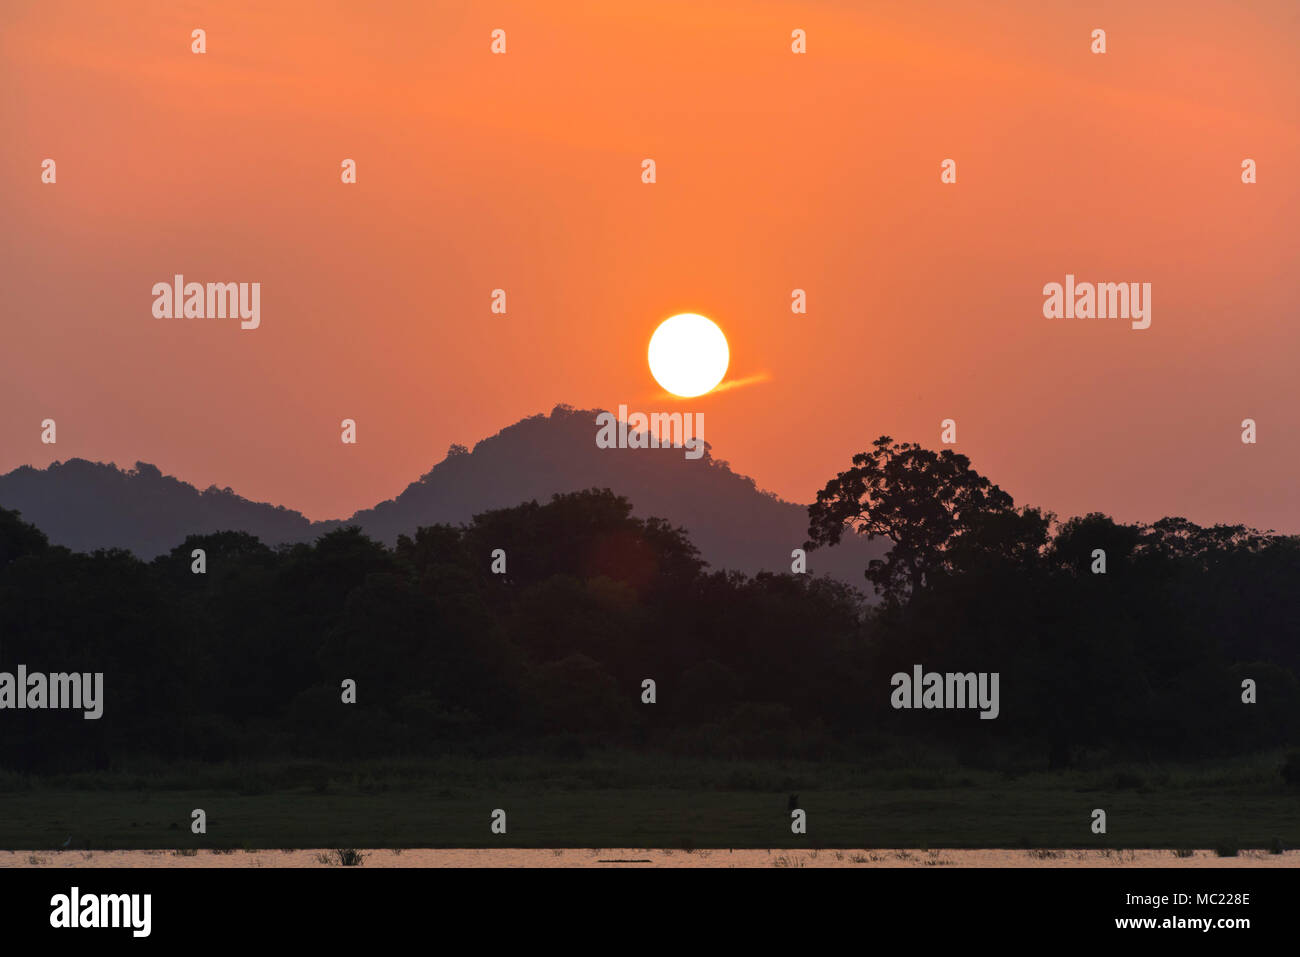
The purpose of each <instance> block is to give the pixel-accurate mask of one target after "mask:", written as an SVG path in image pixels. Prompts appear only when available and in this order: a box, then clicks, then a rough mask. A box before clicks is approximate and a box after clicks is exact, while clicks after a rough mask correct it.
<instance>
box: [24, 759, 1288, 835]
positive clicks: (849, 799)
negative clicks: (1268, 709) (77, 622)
mask: <svg viewBox="0 0 1300 957" xmlns="http://www.w3.org/2000/svg"><path fill="white" fill-rule="evenodd" d="M1279 762H1280V756H1278V755H1257V756H1254V757H1252V758H1248V759H1242V760H1240V761H1237V762H1233V763H1231V764H1225V763H1219V764H1215V765H1213V766H1154V767H1150V766H1125V767H1123V768H1119V769H1115V768H1110V769H1097V770H1093V771H1088V770H1080V771H1071V772H1062V773H1026V774H1020V775H1015V776H1013V775H1008V774H1005V773H998V772H990V771H979V770H970V769H962V768H956V767H933V768H927V769H919V770H918V769H906V768H901V769H900V768H895V769H888V768H876V769H871V768H862V767H858V766H849V765H826V764H798V763H773V762H767V763H764V762H744V763H728V762H716V761H713V762H710V761H678V760H669V759H665V758H662V757H660V758H646V757H637V756H633V755H618V754H612V755H603V756H594V757H591V758H588V759H586V760H581V761H579V760H568V761H554V760H552V761H548V760H544V759H541V758H536V757H528V758H520V759H505V758H496V759H490V760H481V761H468V760H465V759H455V760H453V759H445V760H434V761H423V762H420V761H413V762H381V763H366V764H362V765H358V766H353V767H346V768H345V767H342V766H339V767H333V766H329V765H323V764H285V765H264V766H253V767H232V766H220V767H209V766H195V767H192V768H170V769H156V770H153V771H150V772H147V773H141V774H134V775H126V774H87V775H70V776H61V777H55V778H46V779H32V778H24V777H17V776H14V775H2V776H0V847H2V848H5V849H11V850H48V849H53V848H58V847H61V846H63V845H64V843H65V841H69V839H71V840H70V841H69V843H68V846H69V847H72V848H90V849H114V848H121V849H131V848H300V847H435V848H436V847H494V846H496V847H502V846H504V847H588V848H590V847H688V848H696V847H698V848H709V847H736V848H744V847H757V848H782V847H819V846H821V847H890V848H898V847H911V848H916V847H952V848H978V847H1009V848H1015V847H1072V848H1089V847H1094V848H1102V847H1116V848H1141V847H1156V848H1191V847H1201V848H1205V847H1209V848H1214V847H1221V846H1222V847H1227V848H1234V847H1240V848H1251V847H1256V848H1265V847H1269V846H1271V845H1272V844H1273V843H1274V842H1275V841H1278V840H1280V841H1281V842H1282V843H1283V844H1284V845H1285V846H1296V845H1300V813H1297V812H1298V811H1300V789H1297V788H1294V787H1292V788H1288V787H1286V786H1285V785H1284V784H1283V783H1282V781H1281V779H1280V777H1279V776H1278V775H1277V774H1276V770H1275V769H1276V766H1277V764H1278V763H1279ZM792 793H797V794H798V795H799V802H798V806H799V807H801V808H803V809H804V810H805V811H806V812H807V815H808V833H807V834H806V835H795V834H792V833H791V831H790V823H789V822H790V815H789V812H788V811H787V801H788V799H789V797H790V795H791V794H792ZM195 808H202V809H203V810H204V811H205V812H206V813H207V828H208V829H207V833H206V834H204V835H196V834H192V833H191V832H190V820H191V817H190V815H191V811H192V810H193V809H195ZM496 808H501V809H504V810H505V811H506V814H507V823H508V830H507V833H506V834H505V835H495V834H493V833H491V831H490V828H489V825H490V817H491V813H492V811H493V810H494V809H496ZM1094 808H1102V809H1104V810H1105V811H1106V815H1107V833H1106V834H1105V835H1094V834H1093V833H1092V832H1091V829H1090V824H1091V820H1092V811H1093V809H1094Z"/></svg>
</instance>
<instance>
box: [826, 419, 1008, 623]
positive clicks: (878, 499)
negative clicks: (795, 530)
mask: <svg viewBox="0 0 1300 957" xmlns="http://www.w3.org/2000/svg"><path fill="white" fill-rule="evenodd" d="M1015 513H1016V510H1015V503H1014V502H1013V501H1012V499H1011V496H1010V495H1008V494H1007V493H1006V492H1004V491H1002V489H1000V488H998V487H997V486H996V485H994V484H993V483H992V482H990V481H989V480H988V479H986V478H984V476H982V475H980V474H979V473H978V472H976V471H975V470H974V469H973V468H971V465H970V459H968V458H967V457H966V456H964V455H960V454H958V453H956V452H953V451H952V450H951V449H945V450H944V451H942V452H933V451H931V450H929V449H925V448H922V447H921V446H919V445H916V444H913V443H909V442H904V443H895V442H894V440H893V439H892V438H890V437H889V436H887V435H882V436H881V437H880V438H878V439H876V441H875V442H874V443H872V450H871V451H870V452H859V453H858V454H857V455H855V456H853V468H851V469H849V470H847V471H845V472H841V473H840V474H839V475H837V476H836V477H835V478H833V479H831V480H830V481H829V482H827V483H826V487H825V488H824V489H822V490H821V491H820V492H818V493H817V501H816V502H815V503H814V504H812V505H810V506H809V507H808V518H809V526H808V537H809V541H808V542H807V544H806V545H805V547H806V548H808V549H810V550H811V549H814V548H819V547H821V546H823V545H835V544H837V543H838V542H839V541H840V539H841V538H842V536H843V535H844V533H845V532H846V531H851V532H854V533H857V534H863V535H866V536H867V537H868V538H872V539H874V538H887V539H889V540H890V541H891V542H893V546H892V547H891V548H890V550H889V551H888V552H887V553H886V554H885V557H884V558H883V559H876V560H874V561H872V562H871V563H870V564H869V565H868V566H867V569H866V572H865V574H866V578H867V580H868V581H869V582H871V584H872V585H873V586H874V587H875V589H876V591H877V592H878V593H880V594H881V595H883V596H884V597H885V599H886V600H889V601H899V600H901V599H902V598H904V597H905V596H906V595H908V594H914V593H915V592H917V591H919V590H920V589H921V588H923V587H924V586H925V584H926V582H927V576H930V575H933V574H934V573H936V572H939V571H943V570H948V569H949V568H950V566H951V564H952V557H953V554H954V546H955V545H956V544H957V543H958V542H960V541H961V540H962V537H963V536H965V535H970V534H972V533H973V531H974V530H975V529H976V528H977V527H980V526H983V525H984V524H987V520H988V517H989V516H990V515H997V514H1007V515H1012V514H1015Z"/></svg>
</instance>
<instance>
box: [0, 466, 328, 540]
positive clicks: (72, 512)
mask: <svg viewBox="0 0 1300 957" xmlns="http://www.w3.org/2000/svg"><path fill="white" fill-rule="evenodd" d="M0 505H3V507H5V508H10V509H16V510H17V511H19V512H20V513H22V517H23V520H24V521H26V522H31V523H32V524H33V525H35V526H36V527H37V528H39V529H40V530H41V531H43V532H44V533H45V534H46V535H47V536H49V539H50V541H51V542H53V543H54V544H56V545H66V546H67V547H68V548H71V549H73V550H75V551H80V552H89V551H93V550H94V549H97V548H126V549H130V550H131V551H132V552H134V553H135V554H136V555H138V556H140V557H141V558H153V557H154V556H156V555H159V554H161V553H162V552H166V551H170V550H171V549H172V548H175V547H176V546H177V545H179V544H180V543H181V542H182V541H184V540H185V536H187V535H191V534H198V533H205V532H220V531H227V530H236V531H247V532H251V533H253V534H254V535H256V536H257V537H258V538H260V539H262V541H264V542H267V543H269V544H273V545H274V544H279V543H280V542H301V541H310V540H311V539H312V538H313V537H314V536H315V535H316V534H318V533H316V532H314V530H313V524H312V522H311V521H310V520H308V518H307V517H306V516H305V515H303V514H302V513H301V512H295V511H293V510H291V509H287V508H283V507H280V506H276V505H267V504H265V503H263V502H250V501H249V500H248V499H246V498H242V497H240V496H239V495H236V494H235V493H234V492H233V491H231V490H230V489H228V488H227V489H219V488H217V487H216V486H215V485H214V486H212V487H210V488H208V489H206V490H205V491H202V492H200V491H199V490H198V489H197V488H195V487H194V486H193V485H190V484H189V483H188V482H182V481H181V480H180V479H177V478H173V477H172V476H170V475H163V474H162V472H161V471H159V470H158V468H157V467H155V466H153V465H149V464H148V463H146V462H137V463H136V464H135V468H133V469H130V470H123V469H119V468H117V466H115V465H105V464H103V463H102V462H88V461H86V460H85V459H71V460H70V461H67V462H55V463H54V464H53V465H51V466H50V467H49V468H45V469H36V468H32V467H31V466H30V465H24V466H22V467H21V468H17V469H14V470H13V471H12V472H9V473H8V474H7V475H0Z"/></svg>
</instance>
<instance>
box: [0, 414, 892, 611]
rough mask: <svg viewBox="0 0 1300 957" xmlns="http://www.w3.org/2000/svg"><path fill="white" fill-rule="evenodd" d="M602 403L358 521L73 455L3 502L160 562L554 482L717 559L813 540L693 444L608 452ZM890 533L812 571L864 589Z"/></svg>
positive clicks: (558, 419)
mask: <svg viewBox="0 0 1300 957" xmlns="http://www.w3.org/2000/svg"><path fill="white" fill-rule="evenodd" d="M598 414H599V410H575V409H572V408H570V407H568V406H562V405H561V406H556V408H555V409H553V410H552V411H551V414H550V415H549V416H547V415H534V416H530V417H529V418H526V419H523V420H522V421H520V422H516V423H515V424H514V425H511V426H509V427H508V428H505V429H502V430H501V431H500V432H498V433H497V434H496V435H494V436H491V437H490V438H486V439H484V440H482V441H481V442H479V443H478V444H477V445H476V446H475V447H474V449H473V451H469V450H467V449H465V448H464V447H463V446H452V448H451V450H450V451H449V452H448V454H447V457H446V458H445V459H443V461H441V462H439V463H438V464H437V465H435V466H434V467H433V468H432V469H431V470H430V471H429V472H427V473H426V474H425V475H423V476H422V477H421V478H420V479H419V480H418V481H416V482H412V483H411V484H410V485H409V486H407V487H406V489H405V490H403V491H402V493H401V494H400V495H398V496H397V497H396V498H394V499H391V500H389V501H386V502H381V503H379V504H378V505H376V506H375V507H374V508H370V509H365V510H362V511H359V512H357V513H356V514H355V515H353V516H352V517H351V518H350V519H347V520H346V521H327V522H311V521H309V520H308V519H307V518H306V517H305V516H304V515H302V514H301V513H300V512H296V511H292V510H290V509H287V508H284V507H280V506H272V505H268V504H265V503H260V502H252V501H249V500H248V499H245V498H242V497H240V496H239V495H236V494H235V493H234V492H233V491H231V490H230V489H228V488H227V489H218V488H216V487H215V486H214V487H211V488H208V489H207V490H205V491H199V490H198V489H197V488H195V487H194V486H193V485H190V484H188V483H186V482H182V481H180V480H179V479H176V478H172V477H170V476H165V475H163V474H162V473H161V472H160V471H159V470H158V469H157V468H155V467H154V466H152V465H148V464H146V463H143V462H138V463H136V466H135V468H134V469H131V470H127V471H124V470H121V469H118V468H117V467H115V466H113V465H103V464H100V463H94V462H87V461H85V460H84V459H73V460H71V461H69V462H64V463H58V462H56V463H54V464H53V465H51V466H49V468H46V469H35V468H32V467H30V466H23V467H22V468H18V469H15V470H14V471H12V472H10V473H8V474H7V475H3V476H0V506H3V507H5V508H10V509H16V510H18V511H20V512H21V513H22V515H23V518H24V520H26V521H28V522H32V523H33V524H35V525H36V526H37V527H39V528H40V529H41V530H42V531H44V532H45V533H46V534H47V535H48V536H49V537H50V540H51V541H52V542H55V543H56V544H60V545H66V546H68V547H69V548H73V549H76V550H78V551H90V550H93V549H96V548H109V547H114V546H116V547H121V548H128V549H130V550H131V551H132V552H134V553H135V554H137V555H139V556H141V557H144V558H152V557H153V556H155V555H158V554H160V553H162V552H165V551H168V550H170V549H171V548H173V547H175V546H176V545H178V544H180V543H181V542H182V541H183V540H184V538H185V536H186V535H189V534H192V533H202V532H213V531H223V530H238V531H246V532H249V533H251V534H253V535H256V536H257V537H258V538H260V539H261V540H262V541H264V542H267V543H268V544H279V543H281V542H299V541H309V540H311V539H312V538H314V537H316V536H318V535H321V534H323V533H324V532H327V531H329V530H330V529H332V528H337V527H338V526H339V525H341V524H357V525H360V526H361V527H362V528H363V529H365V531H366V532H367V533H368V534H370V535H371V536H373V537H375V538H378V539H380V540H382V541H384V542H387V543H388V544H392V543H394V542H395V541H396V540H397V536H398V535H399V534H403V533H410V532H413V531H414V530H415V529H416V528H418V527H419V526H421V525H432V524H434V523H438V522H443V523H448V524H453V525H454V524H460V523H462V522H467V521H469V519H470V518H471V517H472V516H473V515H475V514H478V513H480V512H485V511H488V510H491V509H495V508H504V507H507V506H512V505H518V504H519V503H520V502H524V501H529V500H531V499H537V500H539V501H546V500H548V499H549V498H550V497H551V495H552V494H553V493H556V492H572V491H578V490H581V489H587V488H609V489H612V490H613V491H614V492H616V493H617V494H619V495H623V496H625V497H626V498H627V499H628V500H629V501H631V502H632V504H633V506H634V509H635V512H636V514H638V515H640V516H642V517H649V516H657V517H659V518H664V519H667V520H668V521H670V522H672V523H673V524H674V525H680V526H683V527H685V528H686V529H687V531H688V532H689V533H690V536H691V540H692V541H693V542H694V543H695V545H696V547H697V548H699V550H700V553H701V554H702V555H703V557H704V558H705V559H706V560H707V561H708V562H709V563H710V565H711V566H712V567H714V568H727V569H736V570H738V571H743V572H747V573H750V574H752V573H754V572H757V571H760V570H768V571H789V569H790V560H791V559H790V551H791V549H794V548H797V547H800V546H802V544H803V542H804V540H805V539H806V538H807V531H808V514H807V509H806V508H805V506H803V505H798V504H795V503H792V502H786V501H782V500H781V499H779V498H777V497H776V496H774V495H772V494H771V493H768V492H764V491H760V490H759V488H758V486H757V485H756V484H755V482H754V480H753V479H751V478H749V477H747V476H744V475H740V474H738V473H736V472H733V471H732V470H731V468H730V467H729V466H728V464H727V463H726V462H723V461H719V460H717V459H715V458H713V456H712V454H711V451H710V450H709V448H708V447H707V445H706V449H705V452H704V454H703V455H702V456H701V457H700V458H698V459H688V458H686V456H685V452H684V450H683V449H681V448H659V449H602V448H599V447H598V446H597V445H596V442H595V435H596V416H597V415H598ZM883 551H884V546H883V544H882V543H868V542H866V541H864V540H861V539H856V540H847V541H845V542H844V543H843V544H841V545H839V546H838V547H836V548H832V549H823V550H821V551H816V552H813V553H812V554H811V555H809V557H808V570H809V571H810V572H812V573H814V574H816V573H824V574H827V575H830V576H832V577H834V578H838V579H841V580H843V581H846V582H848V583H850V584H852V585H855V586H858V587H861V588H864V589H865V582H864V580H863V577H862V572H863V569H864V568H866V565H867V562H868V561H870V560H871V559H872V558H877V557H880V555H881V554H883Z"/></svg>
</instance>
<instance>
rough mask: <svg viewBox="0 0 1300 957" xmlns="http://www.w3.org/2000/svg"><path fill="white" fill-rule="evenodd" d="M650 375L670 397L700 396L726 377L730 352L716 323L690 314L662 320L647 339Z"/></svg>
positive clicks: (685, 313) (686, 397)
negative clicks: (648, 339) (669, 393)
mask: <svg viewBox="0 0 1300 957" xmlns="http://www.w3.org/2000/svg"><path fill="white" fill-rule="evenodd" d="M649 359H650V374H651V375H653V376H654V377H655V381H656V382H658V383H659V384H660V385H661V386H663V387H664V388H665V389H666V390H667V391H669V392H671V393H672V394H673V395H679V396H681V397H682V398H685V399H690V398H694V397H695V396H697V395H704V393H706V392H708V391H709V390H710V389H712V388H713V387H714V386H716V385H717V384H718V383H719V382H721V381H722V377H723V376H725V375H726V374H727V366H728V364H730V362H731V350H730V349H729V348H727V337H726V336H724V335H723V334H722V330H721V329H719V328H718V325H717V323H715V322H714V321H713V320H712V319H709V318H707V317H705V316H700V315H697V314H696V313H693V312H683V313H681V314H680V315H677V316H673V317H672V318H671V319H665V320H664V321H663V322H661V323H660V324H659V328H658V329H656V330H655V332H654V335H653V336H651V337H650V350H649Z"/></svg>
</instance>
